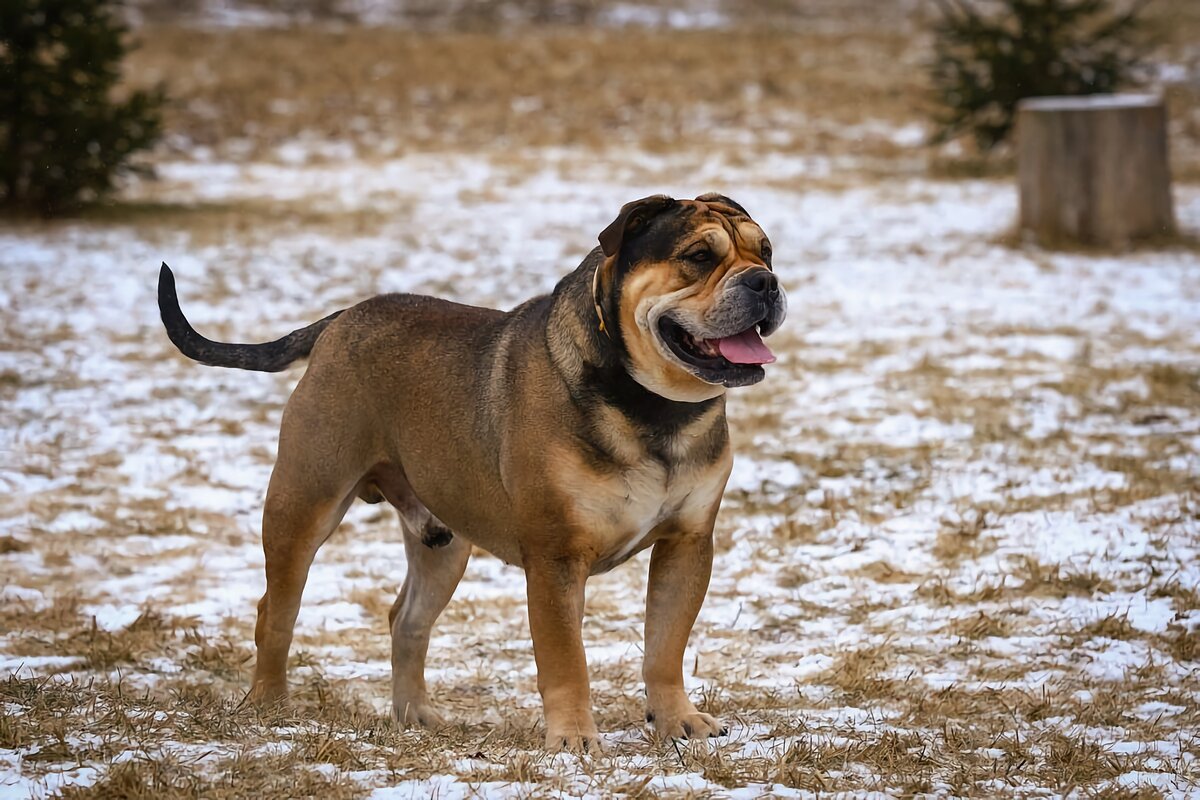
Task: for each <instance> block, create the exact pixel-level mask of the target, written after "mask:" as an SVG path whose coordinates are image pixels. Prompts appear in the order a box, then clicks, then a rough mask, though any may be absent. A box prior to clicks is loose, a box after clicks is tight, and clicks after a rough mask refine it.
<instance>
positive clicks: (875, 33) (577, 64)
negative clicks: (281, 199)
mask: <svg viewBox="0 0 1200 800" xmlns="http://www.w3.org/2000/svg"><path fill="white" fill-rule="evenodd" d="M140 38H141V40H142V47H141V48H140V49H139V50H138V51H137V52H136V53H135V54H134V55H133V57H132V58H131V60H130V64H129V75H130V76H131V78H132V79H133V81H134V82H135V83H138V84H145V83H152V82H155V81H158V80H163V79H165V80H167V81H168V83H169V85H170V88H171V92H172V95H173V97H174V98H175V101H174V102H173V103H172V105H171V107H170V109H169V111H168V117H167V125H168V128H169V129H170V130H172V131H175V132H177V133H181V134H184V135H186V136H187V137H189V139H191V140H192V141H193V142H196V143H198V144H204V145H221V144H224V143H227V142H229V141H231V140H241V141H246V142H249V143H250V144H251V146H252V147H255V148H269V147H272V146H274V145H278V144H280V143H282V142H284V141H287V140H289V139H292V138H295V137H297V136H299V135H301V134H303V135H305V136H309V137H313V138H316V139H334V140H348V141H355V142H359V143H361V145H362V146H363V147H364V148H366V150H367V151H379V150H380V149H382V150H384V151H388V150H394V149H396V148H399V150H400V151H407V150H411V149H431V148H433V149H443V148H453V149H469V150H493V149H497V148H500V149H507V148H512V147H519V146H542V145H564V144H575V145H587V146H608V145H612V144H616V143H624V144H638V145H639V146H641V147H643V148H649V149H664V148H672V147H674V146H675V145H676V143H677V142H678V141H680V140H681V139H682V140H689V141H691V142H693V143H695V144H700V143H705V144H708V145H717V144H720V142H721V139H722V137H721V135H720V134H721V132H722V131H733V130H737V131H738V132H739V133H746V132H752V133H756V134H758V135H766V134H770V140H771V141H773V142H777V144H776V145H775V146H782V147H785V148H787V149H804V150H820V151H829V152H835V151H836V152H851V153H859V154H871V155H876V156H888V155H895V154H896V153H897V152H898V148H897V146H896V145H895V144H894V143H893V142H892V141H891V140H890V139H889V138H888V137H887V136H886V135H880V134H878V133H876V132H873V131H860V132H858V133H857V134H856V135H854V136H843V135H841V134H840V133H839V130H840V127H841V126H846V125H853V124H856V123H860V122H863V121H866V120H870V121H876V120H889V121H892V122H893V123H897V124H899V123H901V122H902V121H903V120H905V119H906V118H907V116H908V114H909V110H910V108H911V104H912V103H913V102H914V101H915V99H916V96H917V93H918V92H919V91H920V87H919V83H918V82H917V80H915V78H917V76H919V72H918V71H917V70H914V69H896V68H895V66H896V64H897V63H906V62H908V63H912V61H913V59H914V58H915V57H916V56H917V55H918V54H917V52H916V51H914V50H913V48H912V46H911V43H910V41H909V39H908V37H907V36H905V35H903V34H900V33H898V32H896V31H895V30H889V29H887V28H885V27H883V26H880V27H879V28H875V29H868V30H863V29H859V30H855V31H845V30H842V31H838V30H830V29H828V28H825V29H820V28H814V29H803V28H801V29H798V30H790V31H786V32H784V31H774V30H771V29H770V28H748V29H742V30H736V31H670V32H666V31H653V30H636V29H635V30H619V31H618V30H581V29H574V28H565V29H547V30H538V31H536V32H527V33H524V34H522V35H511V36H495V35H491V34H483V33H464V32H440V33H430V32H413V31H405V30H400V29H373V28H345V29H340V30H321V29H313V28H297V29H289V30H286V31H280V30H265V31H264V30H237V29H232V30H219V31H211V30H195V29H181V28H173V27H154V28H148V29H145V30H143V31H142V32H141V35H140ZM314 53H319V54H321V56H320V57H319V58H314V57H313V54H314ZM802 119H813V120H820V122H821V124H820V125H819V126H814V125H804V126H799V125H797V124H796V121H797V120H802ZM714 134H716V135H714ZM730 149H731V150H736V148H730Z"/></svg>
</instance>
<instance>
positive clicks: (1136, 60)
mask: <svg viewBox="0 0 1200 800" xmlns="http://www.w3.org/2000/svg"><path fill="white" fill-rule="evenodd" d="M1147 1H1148V0H1134V1H1133V2H1132V4H1131V5H1129V6H1127V7H1126V8H1125V9H1124V10H1117V9H1115V8H1114V7H1113V4H1112V2H1111V0H993V2H990V3H988V5H987V6H984V5H982V4H981V3H979V2H978V0H937V4H938V7H939V9H940V12H941V13H940V16H939V18H938V19H937V20H936V21H935V23H934V35H935V43H934V60H933V62H932V64H931V78H932V82H933V86H934V91H935V93H936V97H937V99H938V101H939V104H940V105H941V108H942V110H941V113H940V114H938V117H937V122H938V125H939V128H940V130H939V132H938V134H937V137H936V141H946V140H948V139H950V138H953V137H955V136H958V135H960V134H962V133H970V134H972V135H973V136H974V137H975V141H976V142H977V144H978V145H979V147H980V149H981V150H990V149H992V148H993V147H995V146H996V145H998V144H1000V143H1001V142H1003V141H1004V140H1006V139H1007V138H1008V136H1009V133H1010V132H1011V130H1012V127H1013V122H1014V119H1015V116H1016V108H1017V101H1019V100H1021V99H1023V98H1026V97H1044V96H1047V95H1082V94H1100V93H1105V92H1113V91H1116V90H1117V89H1119V88H1121V87H1122V86H1123V85H1125V84H1126V83H1128V82H1129V81H1130V80H1131V78H1132V76H1133V73H1134V72H1135V70H1136V69H1137V67H1138V66H1139V65H1140V64H1141V61H1142V58H1143V56H1144V54H1145V43H1144V40H1143V37H1142V36H1141V33H1142V31H1141V25H1140V20H1139V14H1140V12H1141V10H1142V8H1143V7H1144V6H1145V5H1146V2H1147ZM985 9H987V10H985Z"/></svg>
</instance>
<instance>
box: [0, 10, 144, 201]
mask: <svg viewBox="0 0 1200 800" xmlns="http://www.w3.org/2000/svg"><path fill="white" fill-rule="evenodd" d="M126 33H127V29H126V26H125V25H124V23H123V22H122V21H121V19H120V17H119V4H118V3H117V2H114V0H0V204H2V205H3V206H4V207H5V208H7V209H9V210H22V211H33V212H36V213H40V214H45V215H52V214H58V213H61V212H64V211H69V210H71V209H74V208H77V207H78V206H80V205H81V204H83V203H86V202H88V201H92V200H95V199H97V198H99V197H101V196H102V195H103V194H104V193H105V192H107V191H109V190H110V189H111V188H112V187H113V181H114V180H115V179H116V178H117V177H118V176H119V175H120V174H122V173H123V172H127V171H130V170H131V169H133V167H132V166H131V165H130V156H132V155H133V154H134V153H135V152H137V151H138V150H142V149H144V148H147V147H150V146H151V145H153V144H154V143H155V141H157V139H158V138H159V136H160V135H161V132H162V121H161V114H160V110H161V106H162V104H163V101H164V95H163V92H162V90H161V89H155V90H152V91H137V92H132V93H128V94H127V95H126V96H125V97H124V99H117V98H116V97H115V96H114V87H115V86H116V84H117V82H118V81H119V80H120V68H121V60H122V59H123V58H124V57H125V54H126V52H127V50H128V46H127V44H126V41H125V39H126Z"/></svg>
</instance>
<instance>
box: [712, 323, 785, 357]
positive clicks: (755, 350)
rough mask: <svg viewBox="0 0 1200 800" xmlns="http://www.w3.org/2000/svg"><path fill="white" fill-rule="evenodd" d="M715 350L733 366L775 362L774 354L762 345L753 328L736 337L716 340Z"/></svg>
mask: <svg viewBox="0 0 1200 800" xmlns="http://www.w3.org/2000/svg"><path fill="white" fill-rule="evenodd" d="M717 348H718V349H719V350H720V351H721V355H723V356H725V358H726V359H727V360H729V361H732V362H733V363H734V364H770V363H771V362H772V361H774V360H775V354H774V353H772V352H771V348H769V347H767V346H766V345H765V344H763V340H762V338H761V337H760V336H759V335H758V331H756V330H755V329H754V328H751V329H750V330H748V331H742V332H741V333H739V334H737V335H736V336H726V337H725V338H724V339H717Z"/></svg>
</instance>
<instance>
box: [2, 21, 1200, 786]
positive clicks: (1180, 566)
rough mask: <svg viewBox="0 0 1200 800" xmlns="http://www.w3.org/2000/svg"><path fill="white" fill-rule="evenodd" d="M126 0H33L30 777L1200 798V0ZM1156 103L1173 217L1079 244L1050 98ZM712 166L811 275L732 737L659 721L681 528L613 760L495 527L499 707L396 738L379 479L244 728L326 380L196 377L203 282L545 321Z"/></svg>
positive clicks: (13, 415)
mask: <svg viewBox="0 0 1200 800" xmlns="http://www.w3.org/2000/svg"><path fill="white" fill-rule="evenodd" d="M35 6H36V8H35ZM110 6H111V4H109V3H104V2H102V0H72V1H71V2H67V0H7V2H3V3H0V40H3V42H4V44H3V46H0V143H3V146H0V152H2V153H3V155H2V158H3V161H0V196H2V199H3V206H4V209H3V211H4V213H3V215H0V570H2V574H3V575H4V581H3V585H2V586H0V796H5V797H7V796H14V797H24V796H37V797H42V796H51V795H61V796H64V797H72V798H88V797H92V798H113V797H226V796H227V797H237V796H318V795H319V796H322V797H328V798H342V797H366V796H375V797H377V798H380V800H383V799H384V798H396V797H410V796H412V797H421V796H429V795H431V794H433V793H438V794H439V795H440V796H443V797H460V796H464V797H465V796H474V795H493V794H505V793H507V794H514V795H519V796H541V795H555V796H559V795H561V794H564V793H565V794H585V793H588V792H591V793H592V794H594V795H597V796H605V795H609V794H612V793H617V792H620V793H624V794H628V795H630V796H659V795H665V796H687V797H709V796H713V797H723V796H754V795H757V794H764V793H771V794H773V795H775V796H810V795H806V794H804V793H806V792H807V793H817V792H826V791H835V790H847V791H854V792H868V791H881V792H886V793H888V794H889V795H905V796H907V795H912V794H916V793H925V792H929V793H934V794H943V795H946V794H957V795H972V794H974V795H981V796H1027V795H1029V794H1039V795H1069V794H1072V793H1083V794H1096V795H1098V796H1106V797H1139V798H1141V797H1159V796H1187V795H1188V794H1189V793H1194V792H1195V791H1196V787H1197V780H1198V779H1200V767H1198V766H1197V761H1196V759H1197V757H1200V740H1198V738H1197V731H1198V730H1200V588H1198V586H1200V567H1198V566H1197V565H1198V564H1200V502H1198V498H1197V495H1196V487H1197V476H1198V475H1200V248H1198V246H1197V236H1198V235H1200V3H1197V2H1193V1H1192V0H1187V1H1186V2H1185V1H1184V0H1160V1H1159V2H1151V3H1149V4H1145V3H1130V4H1121V3H1104V2H1099V1H1098V0H1004V2H999V1H998V0H997V1H996V2H993V1H992V0H978V1H977V2H972V3H964V2H958V1H957V0H945V2H935V1H932V0H931V2H924V1H923V0H757V1H756V2H734V1H733V0H686V2H674V3H668V2H654V1H653V0H647V1H645V2H620V1H618V0H612V1H609V0H591V1H588V0H561V1H560V0H527V1H525V2H518V0H510V1H509V2H489V1H486V0H480V1H479V2H473V1H472V0H453V1H448V2H434V0H419V1H416V2H400V1H399V0H397V2H384V1H383V0H278V1H277V2H272V1H271V0H262V2H250V1H247V2H222V1H219V0H209V1H206V0H181V1H180V2H167V1H166V0H131V1H130V2H128V3H126V4H125V5H123V6H122V7H120V8H115V9H112V10H111V13H110V12H109V11H108V10H106V9H109V8H110ZM1130 9H1133V10H1134V11H1136V12H1137V13H1136V15H1135V16H1136V24H1133V23H1132V22H1131V21H1130V20H1129V19H1126V17H1125V13H1126V12H1127V11H1129V10H1130ZM39 14H40V15H41V16H39ZM1072 15H1073V16H1072ZM121 43H125V44H128V45H130V46H131V47H130V48H129V49H128V51H127V52H126V51H125V50H124V48H123V45H122V44H121ZM132 45H136V46H132ZM1111 89H1117V90H1121V91H1138V92H1146V93H1150V94H1153V95H1161V96H1162V97H1163V98H1165V101H1166V105H1167V108H1168V122H1167V128H1166V132H1167V142H1168V145H1169V155H1170V163H1171V173H1172V176H1173V179H1174V183H1173V187H1172V188H1171V189H1170V191H1171V192H1172V195H1171V196H1172V197H1173V200H1174V212H1173V213H1174V220H1175V223H1176V225H1175V229H1174V230H1168V229H1166V228H1164V229H1163V230H1162V231H1161V233H1160V234H1158V235H1155V236H1151V237H1149V238H1148V239H1147V240H1144V241H1129V242H1122V243H1120V244H1119V245H1117V246H1106V247H1099V246H1096V245H1095V244H1091V243H1086V242H1076V243H1062V244H1061V246H1059V247H1057V248H1055V249H1051V248H1049V247H1045V246H1042V245H1039V244H1038V243H1037V242H1036V241H1034V240H1033V239H1031V237H1029V236H1028V235H1026V234H1023V233H1022V232H1021V231H1019V230H1018V228H1017V220H1018V188H1017V166H1018V165H1017V163H1016V162H1017V156H1016V153H1017V147H1016V143H1015V140H1014V139H1013V137H1012V131H1011V127H1010V123H1011V121H1012V112H1013V106H1014V104H1015V102H1016V101H1017V100H1018V99H1019V98H1021V97H1025V96H1028V95H1030V94H1045V93H1051V94H1057V93H1062V92H1067V93H1072V94H1074V93H1087V92H1094V91H1109V90H1111ZM706 191H720V192H723V193H725V194H728V195H730V196H731V197H733V198H735V199H736V200H738V201H739V202H740V203H741V204H743V205H744V206H745V207H747V208H748V209H749V211H750V212H751V214H752V215H753V216H754V217H755V219H756V220H757V221H759V222H760V223H761V224H762V225H763V227H764V229H765V230H766V231H767V233H768V234H769V235H770V237H771V239H772V242H773V244H774V250H775V267H776V270H777V272H778V273H779V275H780V278H781V280H782V281H783V283H784V285H785V287H786V289H787V291H788V294H789V300H790V312H789V319H788V322H787V324H786V326H785V327H784V328H783V329H782V330H781V331H780V332H779V333H778V334H776V335H774V336H773V337H772V338H771V342H770V343H771V346H772V348H773V349H774V350H775V352H776V353H777V354H778V355H779V362H778V363H776V364H773V365H772V366H771V368H770V370H769V375H768V378H767V380H765V381H764V382H763V383H762V384H760V385H758V386H756V387H754V388H753V389H749V390H746V391H739V392H735V393H731V395H730V399H729V413H730V421H731V422H730V424H731V434H732V437H733V439H734V442H735V450H736V453H737V459H736V464H735V469H734V473H733V476H732V478H731V480H730V486H729V489H728V492H727V494H726V498H725V502H724V505H723V508H722V512H721V515H720V518H719V523H718V529H717V533H716V536H717V551H718V556H717V561H716V566H715V568H714V576H713V582H712V588H711V591H710V594H709V598H708V601H707V603H706V605H705V608H704V610H703V612H702V614H701V617H700V619H699V621H698V623H697V627H696V630H695V632H694V634H693V638H692V641H691V646H690V648H689V653H688V658H687V676H686V680H687V685H688V688H689V689H690V690H691V691H692V693H693V697H694V698H695V699H697V701H698V702H699V703H700V704H701V705H702V706H703V707H704V708H705V709H706V710H709V711H711V712H713V713H715V714H718V715H720V716H722V717H723V718H724V719H725V720H726V721H727V722H728V723H729V724H730V726H731V729H732V733H731V735H730V737H728V738H727V739H725V740H722V741H720V742H717V743H714V744H713V745H711V746H703V745H696V744H693V745H690V746H689V745H687V744H686V743H680V745H679V747H678V748H675V747H670V746H664V745H661V744H657V743H654V742H653V741H651V739H650V738H649V737H648V735H647V733H646V730H645V728H644V726H643V725H642V723H641V720H642V714H643V708H642V704H643V694H642V688H641V684H640V677H639V675H640V663H641V652H640V647H641V644H640V641H641V625H640V622H641V619H642V613H643V611H642V603H643V599H644V594H645V569H646V563H647V557H646V556H645V555H643V556H640V557H638V558H636V559H634V560H633V561H631V562H630V563H629V564H627V565H625V566H624V567H622V568H620V569H618V570H616V571H614V572H613V573H610V574H608V575H604V576H600V577H598V578H596V579H594V580H593V581H592V582H591V583H589V596H588V617H587V623H586V628H585V637H586V640H587V644H588V653H589V660H590V663H591V668H592V675H593V695H594V699H595V704H596V708H597V718H598V722H599V724H600V727H601V730H602V731H603V732H605V733H606V741H607V743H608V744H609V746H610V750H611V751H612V755H611V756H609V757H606V758H604V759H597V760H595V761H587V760H585V761H580V760H578V759H575V758H574V757H569V756H558V757H553V758H552V757H549V756H546V755H545V754H542V753H541V751H540V749H539V748H540V743H541V734H540V733H539V731H538V726H539V719H540V717H539V714H540V701H539V698H538V695H537V690H536V679H535V675H534V672H533V658H532V651H531V648H530V643H529V636H528V628H527V624H526V617H525V606H524V582H523V577H522V575H521V573H520V572H519V571H518V570H517V569H515V568H510V567H505V566H504V565H502V564H501V563H500V562H498V561H497V560H496V559H493V558H491V557H490V556H488V555H487V554H484V553H477V554H476V556H475V557H474V558H473V559H472V562H471V564H470V566H469V567H468V572H467V575H466V578H465V579H464V581H463V583H462V585H461V586H460V588H459V592H458V595H457V596H456V598H455V600H454V601H453V603H452V604H451V605H450V607H449V608H448V609H447V611H446V613H445V614H444V616H443V619H442V620H441V622H440V623H439V625H438V627H437V628H436V629H435V637H434V640H433V643H432V645H431V651H430V672H429V682H430V685H431V691H432V694H433V696H434V699H435V702H436V703H437V704H438V705H439V706H440V707H441V708H442V709H443V710H444V711H445V712H446V713H447V715H448V716H450V717H452V718H453V719H454V720H455V724H454V726H453V727H452V728H451V729H450V730H448V731H445V732H442V733H440V734H436V735H434V734H429V733H425V732H417V731H412V732H403V731H398V730H396V729H395V728H394V727H392V726H391V725H390V723H389V721H388V718H387V713H388V703H389V700H390V683H389V669H390V666H389V643H388V634H387V630H386V614H387V609H388V608H389V606H390V604H391V602H392V600H393V598H394V597H395V592H396V590H397V588H398V587H399V584H400V582H401V580H402V579H403V575H404V570H405V559H404V553H403V547H402V545H401V543H400V538H399V531H398V526H397V523H396V520H395V517H394V514H393V512H392V511H391V510H390V509H385V508H380V507H378V506H370V507H368V506H365V505H362V504H360V505H358V506H355V507H354V508H352V509H351V512H350V514H349V515H348V516H347V519H346V522H345V523H344V524H343V526H342V527H341V528H340V529H339V532H338V534H337V535H336V536H335V537H333V538H332V539H331V540H330V542H329V543H328V544H327V545H326V546H325V547H324V548H323V550H322V551H321V553H320V555H319V557H318V560H317V564H316V565H315V567H314V571H313V573H312V576H311V578H310V581H309V585H308V589H307V591H306V596H305V605H304V607H303V609H302V611H301V615H300V620H299V627H298V632H297V639H296V644H295V646H294V648H293V662H292V669H291V675H292V680H293V688H294V695H295V704H294V707H293V709H292V711H290V712H289V713H288V715H287V716H285V717H284V718H283V720H282V721H281V720H279V719H266V718H260V717H258V716H257V715H256V714H255V713H254V712H253V711H251V710H248V709H242V708H240V706H239V701H240V699H241V697H242V694H243V692H244V691H245V688H246V685H247V681H248V678H249V671H250V668H251V666H252V664H253V648H252V642H253V622H254V613H255V603H256V602H257V600H258V597H259V596H260V595H261V592H262V590H263V585H264V581H263V573H262V554H261V549H260V543H259V518H260V514H261V502H262V494H263V491H264V489H265V486H266V483H267V480H268V477H269V474H270V470H271V466H272V464H273V461H274V456H275V437H276V435H277V432H278V425H279V416H280V413H281V410H282V407H283V404H284V402H285V401H286V397H287V396H288V393H289V392H290V390H291V389H292V388H293V386H294V384H295V381H296V380H298V378H299V376H300V374H302V370H301V369H299V368H297V369H294V370H291V371H289V372H287V373H283V374H279V375H266V374H257V373H240V372H234V371H226V370H216V369H209V368H204V367H201V366H199V365H196V364H194V363H191V362H187V361H186V360H184V359H183V358H182V357H180V356H179V355H178V354H177V353H176V352H175V351H174V349H173V348H172V347H171V345H170V344H169V342H167V340H166V337H165V335H164V334H163V332H162V330H161V324H160V322H159V320H158V312H157V308H156V306H155V294H154V291H155V281H156V279H157V274H158V267H159V264H160V262H162V261H166V262H168V263H169V264H170V265H171V267H172V268H173V269H174V270H175V272H176V275H177V277H178V281H179V293H180V298H181V302H182V305H183V308H184V310H185V311H186V313H187V314H188V316H189V317H190V318H191V319H192V320H193V321H194V322H195V324H196V326H197V327H198V328H199V329H200V330H201V331H202V332H203V333H205V334H206V335H208V336H211V337H213V338H218V339H225V340H231V341H261V340H268V339H273V338H276V337H278V336H279V335H282V334H283V333H285V332H287V331H289V330H292V329H294V328H296V327H298V326H300V325H302V324H306V323H308V322H311V321H312V320H314V319H317V318H319V317H321V316H324V315H325V314H327V313H329V312H330V311H332V310H334V309H335V308H340V307H344V306H347V305H349V304H352V303H354V302H357V301H359V300H361V299H364V298H366V297H369V296H371V295H373V294H376V293H380V292H385V291H412V292H421V293H428V294H438V295H442V296H446V297H450V298H452V299H456V300H459V301H463V302H471V303H480V304H486V305H492V306H498V307H503V308H507V307H512V306H513V305H515V304H517V303H519V302H521V301H523V300H524V299H527V298H528V297H530V296H532V295H534V294H536V293H539V292H545V291H549V290H550V289H551V288H552V287H553V286H554V284H555V282H556V281H557V280H558V279H559V278H560V277H561V276H563V275H564V274H566V273H567V272H568V271H570V270H571V269H573V268H574V267H575V266H576V265H577V264H578V263H579V262H580V261H581V260H582V259H583V257H584V256H585V255H586V254H587V253H588V251H589V250H591V249H592V248H593V247H594V246H595V245H596V235H597V234H598V233H599V231H600V230H602V229H603V228H604V227H605V225H607V224H608V223H609V222H610V221H611V220H612V219H613V218H614V217H615V215H616V213H617V211H618V209H619V208H620V206H621V205H622V204H623V203H625V202H627V201H629V200H632V199H635V198H638V197H642V196H645V195H648V194H652V193H658V192H665V193H670V194H674V195H676V196H686V197H691V196H695V195H698V194H701V193H703V192H706Z"/></svg>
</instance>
